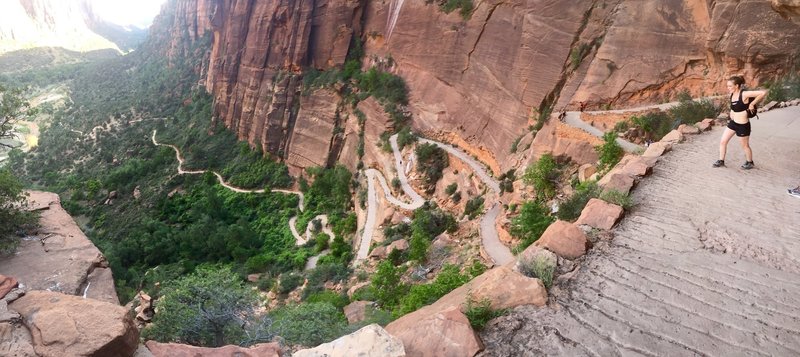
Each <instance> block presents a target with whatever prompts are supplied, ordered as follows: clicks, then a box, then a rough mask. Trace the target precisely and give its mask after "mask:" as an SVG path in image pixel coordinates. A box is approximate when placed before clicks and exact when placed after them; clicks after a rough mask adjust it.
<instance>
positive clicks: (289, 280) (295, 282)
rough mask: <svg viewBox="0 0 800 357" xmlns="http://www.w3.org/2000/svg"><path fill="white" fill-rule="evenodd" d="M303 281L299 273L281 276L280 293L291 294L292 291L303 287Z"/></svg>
mask: <svg viewBox="0 0 800 357" xmlns="http://www.w3.org/2000/svg"><path fill="white" fill-rule="evenodd" d="M303 280H304V279H303V276H302V275H301V274H298V273H294V272H290V273H283V274H281V277H280V280H279V283H278V293H280V294H288V293H290V292H291V291H292V290H294V289H297V287H298V286H300V285H302V284H303Z"/></svg>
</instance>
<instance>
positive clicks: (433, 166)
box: [416, 143, 450, 193]
mask: <svg viewBox="0 0 800 357" xmlns="http://www.w3.org/2000/svg"><path fill="white" fill-rule="evenodd" d="M416 154H417V171H419V172H422V173H423V177H424V179H425V184H426V185H427V188H426V189H425V190H426V192H427V193H433V190H434V189H436V182H438V181H439V179H440V178H442V172H443V171H444V169H445V168H446V167H447V166H449V165H450V161H449V159H448V156H447V152H445V151H444V150H443V149H442V148H440V147H438V146H436V145H435V144H428V143H424V144H420V145H417V149H416Z"/></svg>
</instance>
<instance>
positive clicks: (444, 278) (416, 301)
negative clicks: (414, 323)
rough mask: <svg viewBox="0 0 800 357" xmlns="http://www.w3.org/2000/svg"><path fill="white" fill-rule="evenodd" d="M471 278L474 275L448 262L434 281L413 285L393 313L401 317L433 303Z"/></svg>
mask: <svg viewBox="0 0 800 357" xmlns="http://www.w3.org/2000/svg"><path fill="white" fill-rule="evenodd" d="M470 279H472V276H470V275H468V274H462V273H461V272H460V271H459V269H458V267H457V266H455V265H452V264H446V265H445V266H443V267H442V270H441V271H440V272H439V275H437V276H436V279H435V280H434V281H433V282H432V283H430V284H421V285H414V286H412V287H411V290H410V291H409V292H408V295H405V296H403V297H402V299H400V303H399V305H398V306H397V308H396V309H394V311H393V312H392V315H393V316H394V317H400V316H403V315H405V314H407V313H409V312H413V311H416V310H417V309H419V308H421V307H423V306H425V305H429V304H432V303H434V302H436V300H439V298H441V297H442V296H444V295H445V294H447V293H449V292H450V291H453V289H455V288H457V287H459V286H461V285H464V284H465V283H466V282H468V281H470Z"/></svg>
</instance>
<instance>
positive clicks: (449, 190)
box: [444, 182, 458, 196]
mask: <svg viewBox="0 0 800 357" xmlns="http://www.w3.org/2000/svg"><path fill="white" fill-rule="evenodd" d="M456 190H458V184H457V183H455V182H453V183H451V184H449V185H447V187H446V188H445V189H444V193H446V194H447V195H448V196H451V195H453V194H454V193H455V192H456Z"/></svg>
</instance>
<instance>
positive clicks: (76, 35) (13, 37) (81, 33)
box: [0, 0, 119, 54]
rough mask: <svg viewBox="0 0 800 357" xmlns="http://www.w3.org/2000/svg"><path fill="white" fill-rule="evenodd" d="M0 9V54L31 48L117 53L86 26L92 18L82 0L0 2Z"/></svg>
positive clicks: (115, 46)
mask: <svg viewBox="0 0 800 357" xmlns="http://www.w3.org/2000/svg"><path fill="white" fill-rule="evenodd" d="M0 8H2V11H0V54H2V53H5V52H10V51H15V50H20V49H27V48H34V47H63V48H66V49H68V50H72V51H81V52H87V51H93V50H101V49H114V50H117V51H119V48H118V47H117V45H116V44H114V43H113V42H111V41H110V40H108V39H106V38H104V37H102V36H100V35H98V34H97V33H95V32H94V31H92V29H91V28H90V26H89V25H88V24H87V20H89V19H92V18H94V16H93V14H91V13H90V7H89V6H87V4H86V3H85V1H84V0H3V1H0Z"/></svg>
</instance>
